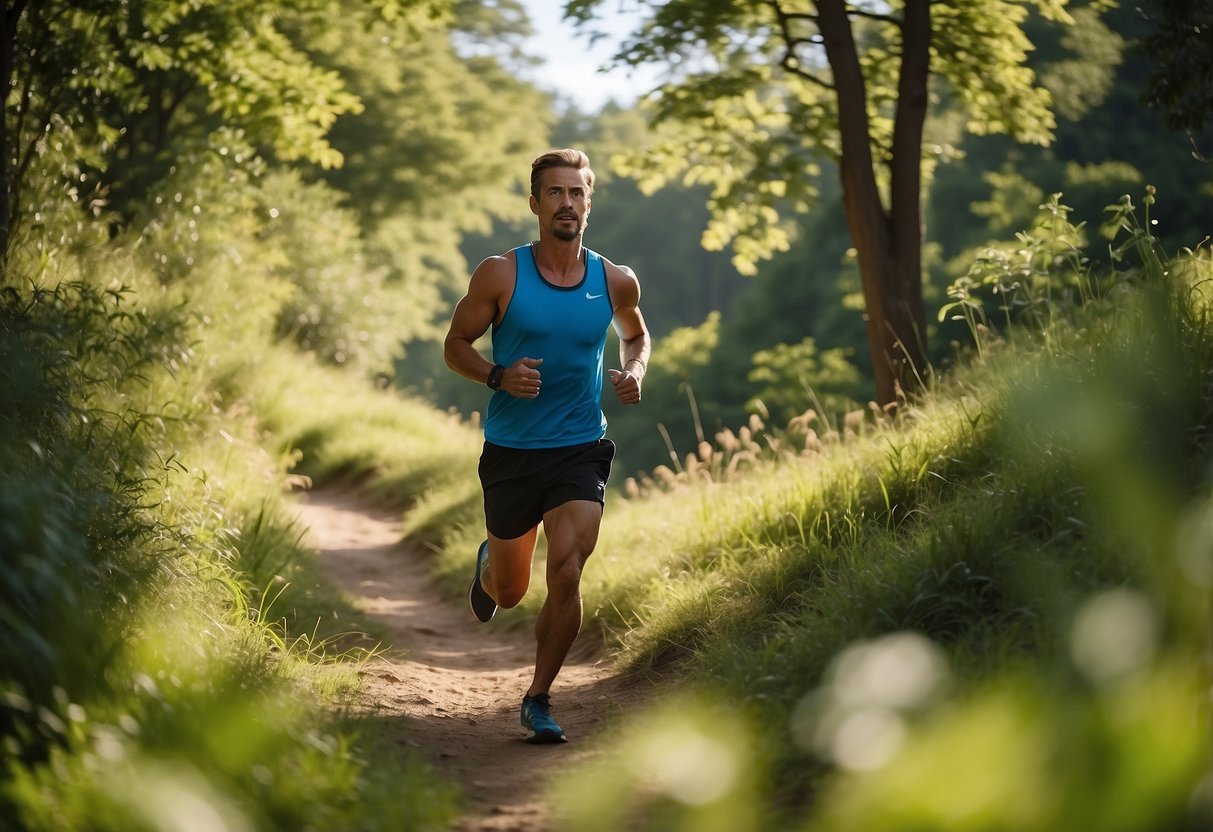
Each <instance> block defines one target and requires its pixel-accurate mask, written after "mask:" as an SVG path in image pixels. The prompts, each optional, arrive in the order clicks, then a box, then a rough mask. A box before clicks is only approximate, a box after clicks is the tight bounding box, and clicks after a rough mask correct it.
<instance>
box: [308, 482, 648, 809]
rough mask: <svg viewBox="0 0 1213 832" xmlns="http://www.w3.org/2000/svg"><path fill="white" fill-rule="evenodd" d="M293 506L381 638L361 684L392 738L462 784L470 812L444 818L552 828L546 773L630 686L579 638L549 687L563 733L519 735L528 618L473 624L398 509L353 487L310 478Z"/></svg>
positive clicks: (579, 754)
mask: <svg viewBox="0 0 1213 832" xmlns="http://www.w3.org/2000/svg"><path fill="white" fill-rule="evenodd" d="M298 513H299V517H300V520H301V522H302V523H303V525H305V526H306V527H307V528H308V539H309V541H310V542H311V544H312V545H313V546H314V547H315V548H317V549H318V550H319V551H320V555H321V558H320V562H321V565H322V566H323V568H324V569H325V571H326V573H327V574H328V575H329V576H330V577H331V578H332V579H333V580H334V581H335V582H336V583H337V584H338V585H339V586H341V587H343V588H344V589H345V591H346V592H347V593H348V594H349V595H350V596H351V597H352V598H354V599H355V601H356V602H357V604H358V606H359V607H360V608H361V609H363V610H365V611H366V613H367V615H368V616H370V617H371V618H373V619H375V620H376V621H378V622H380V623H381V624H382V625H383V626H384V628H385V629H386V631H387V633H388V635H389V638H390V639H391V644H390V645H389V647H390V648H391V650H390V652H389V653H388V655H387V657H385V658H383V659H378V660H376V661H375V663H374V664H372V665H371V666H370V667H368V669H367V671H366V673H365V679H364V683H365V684H364V687H365V689H366V691H367V693H368V694H369V696H370V697H371V699H372V700H373V703H374V705H375V707H376V708H377V712H378V713H379V714H380V715H382V716H385V717H387V720H386V722H387V724H388V725H389V726H390V728H389V729H388V730H390V731H391V732H392V738H393V739H394V740H395V741H396V742H398V743H401V744H403V745H408V746H410V747H412V748H413V749H414V750H415V751H416V752H417V753H420V754H421V755H422V756H423V757H424V758H426V759H427V760H429V761H430V762H431V763H432V764H433V765H434V766H435V767H437V768H438V769H439V770H440V771H442V772H443V773H444V774H445V775H446V776H448V777H450V778H452V779H453V780H455V781H456V782H458V783H459V784H460V785H461V786H462V788H463V790H464V792H465V794H466V796H467V798H468V800H469V803H470V806H469V812H468V814H466V815H465V816H464V817H462V818H460V819H459V821H458V822H457V823H456V824H455V826H454V827H453V828H454V829H458V830H463V832H472V830H520V832H521V831H523V830H525V832H532V830H553V829H557V828H559V822H558V820H556V819H555V818H554V817H553V813H552V812H551V811H549V809H548V808H547V807H546V806H545V805H544V804H543V794H542V790H543V788H544V786H545V784H546V783H547V782H548V781H549V779H550V778H551V777H552V776H553V775H554V774H556V773H558V772H560V771H563V770H566V769H567V768H569V767H570V766H571V765H573V764H575V763H577V762H579V761H581V760H584V759H585V758H586V756H587V755H588V754H591V753H593V745H594V743H593V741H592V738H593V736H594V735H595V733H597V731H598V729H600V728H601V727H602V725H603V723H604V722H605V720H606V718H607V716H608V714H611V713H615V712H618V710H619V709H620V708H621V707H624V706H626V703H627V702H630V701H634V700H635V698H636V691H635V690H629V688H628V686H626V685H624V684H623V683H622V682H621V681H620V680H619V679H618V678H617V677H615V676H614V675H613V674H612V673H611V671H610V668H609V665H608V663H607V662H606V661H605V660H603V659H601V658H596V657H594V656H586V655H579V654H584V653H585V652H586V651H585V649H584V647H583V648H582V649H581V650H580V651H579V649H578V647H579V646H580V645H581V642H580V641H579V642H578V644H576V645H574V648H573V655H572V656H570V659H569V661H568V662H566V664H565V666H564V669H563V670H562V671H561V673H560V677H559V678H558V679H557V680H556V685H555V686H554V688H553V690H552V701H553V705H554V708H555V710H554V715H555V716H556V718H557V721H559V722H560V724H561V726H562V727H563V728H564V730H565V733H566V734H567V735H568V736H569V740H570V741H569V742H568V743H566V744H562V745H558V746H533V745H528V744H526V743H525V742H523V740H522V737H523V733H522V728H521V726H520V725H519V724H518V705H519V703H520V702H521V700H522V694H523V693H525V691H526V688H527V685H528V684H530V680H531V671H532V669H533V664H534V639H533V636H532V635H531V631H530V629H529V628H526V629H523V628H518V627H513V628H508V629H507V627H508V624H509V618H510V616H509V614H508V613H501V614H499V615H498V616H497V618H496V619H494V620H493V621H491V622H489V623H488V624H480V623H479V622H477V621H476V620H475V619H474V618H473V617H472V615H471V612H470V611H469V610H468V609H467V607H466V604H454V603H451V602H449V601H446V600H444V599H442V598H440V597H439V595H438V593H437V592H436V591H435V590H434V589H433V588H432V587H431V585H430V581H429V578H428V575H427V565H426V560H427V557H428V554H427V552H426V551H425V550H424V549H423V548H422V547H421V546H420V545H418V544H415V543H411V542H409V541H402V540H401V532H400V512H399V511H396V510H388V509H383V508H377V507H374V506H373V505H370V504H368V502H367V501H366V500H365V499H363V498H361V497H360V496H359V495H358V494H357V493H355V492H350V491H333V490H320V491H315V492H309V493H306V494H304V495H302V496H301V498H300V499H299V507H298ZM536 590H541V587H533V588H532V591H536Z"/></svg>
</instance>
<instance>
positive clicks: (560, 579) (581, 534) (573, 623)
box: [527, 500, 602, 696]
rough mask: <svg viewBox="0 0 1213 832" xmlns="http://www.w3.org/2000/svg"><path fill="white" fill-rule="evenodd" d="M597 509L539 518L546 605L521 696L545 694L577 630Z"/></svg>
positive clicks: (586, 503)
mask: <svg viewBox="0 0 1213 832" xmlns="http://www.w3.org/2000/svg"><path fill="white" fill-rule="evenodd" d="M601 523H602V504H601V503H598V502H595V501H593V500H572V501H570V502H567V503H564V504H563V505H560V506H557V507H556V508H554V509H552V510H551V511H549V512H547V514H545V515H544V516H543V530H544V533H545V534H546V536H547V539H548V557H547V585H548V587H547V588H548V594H547V599H546V600H545V601H544V602H543V608H542V609H541V610H540V611H539V619H538V621H536V623H535V638H536V640H537V642H538V645H537V647H536V651H535V677H534V679H533V680H532V681H531V687H530V688H529V689H528V690H527V696H534V695H536V694H539V693H547V692H548V689H549V688H551V686H552V682H553V681H554V680H555V679H556V674H558V673H559V672H560V668H561V666H562V665H563V664H564V659H565V657H566V656H567V655H568V653H569V649H570V648H571V647H572V646H573V641H574V640H575V639H576V638H577V633H578V632H580V630H581V570H582V568H583V567H584V566H585V562H586V560H587V559H588V558H589V556H590V554H591V553H592V552H593V551H594V546H595V545H596V544H597V543H598V529H599V526H600V525H601Z"/></svg>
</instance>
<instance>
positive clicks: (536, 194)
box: [444, 149, 650, 743]
mask: <svg viewBox="0 0 1213 832" xmlns="http://www.w3.org/2000/svg"><path fill="white" fill-rule="evenodd" d="M593 192H594V172H593V171H592V170H591V169H590V160H589V158H588V157H587V156H586V155H585V153H583V152H581V151H580V150H572V149H564V150H552V151H549V152H547V153H544V154H542V155H541V156H539V157H538V158H537V159H535V161H534V162H532V163H531V197H530V204H531V212H532V213H533V214H535V216H536V217H537V218H538V221H539V240H538V241H535V242H531V243H527V244H525V245H521V246H518V247H517V248H514V249H512V250H510V251H507V252H505V253H504V254H502V255H499V256H496V257H489V258H488V259H486V260H485V261H483V262H482V263H481V264H480V265H479V266H477V267H476V270H475V271H474V272H473V273H472V278H471V281H470V283H469V284H468V291H467V294H466V295H465V296H464V297H463V298H462V299H461V300H460V301H459V303H458V304H457V305H456V307H455V312H454V315H453V316H452V319H451V325H450V330H449V332H448V333H447V336H446V342H445V346H444V354H445V358H446V363H447V365H448V366H449V367H450V368H451V369H452V370H454V371H455V372H457V373H459V374H460V375H462V376H465V377H466V378H469V379H471V380H472V381H475V382H478V383H481V384H487V385H488V386H489V388H490V389H492V390H493V391H494V392H493V393H492V395H491V398H490V399H489V404H488V409H487V411H486V415H485V420H484V436H485V442H484V451H483V453H482V455H481V457H480V465H479V473H480V482H481V486H482V488H483V490H484V514H485V526H486V528H487V531H488V538H487V540H485V541H484V542H483V543H482V544H481V545H480V550H479V552H478V553H477V555H476V571H475V577H474V578H473V579H472V583H471V586H470V587H469V590H468V600H469V603H470V604H471V607H472V612H473V613H475V615H476V617H477V618H478V619H480V620H481V621H488V620H490V619H491V618H492V617H493V616H494V615H495V614H496V612H497V608H498V607H499V606H500V607H505V608H507V609H508V608H510V607H513V606H515V605H517V604H518V602H520V601H521V600H522V598H523V596H524V595H526V591H527V587H528V585H529V583H530V578H531V560H532V558H533V556H534V553H535V543H536V540H537V539H538V532H539V524H540V522H542V523H543V531H544V534H545V536H546V537H547V544H548V545H547V591H548V594H547V598H546V599H545V600H544V603H543V608H542V609H541V610H540V612H539V620H538V621H537V622H536V624H535V636H536V639H537V640H538V647H537V649H536V651H535V675H534V678H533V679H532V681H531V685H530V687H529V688H528V689H527V691H526V695H525V696H524V697H523V700H522V709H521V720H522V725H523V727H525V728H526V732H527V733H526V740H527V742H531V743H555V742H565V741H566V738H565V735H564V731H563V730H562V729H561V728H560V726H559V725H557V724H556V722H555V720H553V719H552V716H551V704H550V702H549V699H548V693H549V691H550V689H551V687H552V683H553V682H554V681H555V679H556V675H557V674H558V673H559V672H560V668H561V666H562V665H563V664H564V660H565V657H566V656H567V655H568V652H569V648H570V647H572V645H573V640H574V639H576V637H577V633H578V632H579V631H580V629H581V570H582V569H583V568H584V566H585V563H586V560H587V559H588V558H589V556H590V553H591V552H593V551H594V545H595V544H596V543H597V542H598V529H599V525H600V524H601V521H602V512H603V505H604V501H605V499H606V482H607V478H608V476H609V475H610V471H611V461H612V459H613V458H614V455H615V445H614V443H612V442H611V441H610V440H609V439H605V438H604V436H605V433H606V418H605V417H604V416H603V413H602V383H603V351H604V348H605V345H606V336H607V329H608V328H609V327H610V326H611V325H612V324H613V325H614V327H615V330H616V331H617V332H618V334H619V359H620V362H621V366H622V369H621V370H616V369H608V370H607V371H606V372H607V373H608V374H609V377H610V382H611V386H612V387H613V388H614V391H615V395H616V396H617V397H618V398H619V400H620V401H621V402H623V403H624V404H636V403H638V402H639V401H640V386H641V383H642V382H643V380H644V373H645V368H646V366H647V364H648V360H649V349H650V344H649V332H648V328H647V327H646V326H645V322H644V317H643V316H642V315H641V313H640V307H639V302H640V283H639V282H638V281H637V279H636V275H635V273H633V272H632V270H631V269H629V268H628V267H627V266H618V265H616V264H614V263H612V262H610V261H609V260H607V259H606V258H604V257H602V256H600V255H599V254H597V253H596V252H593V251H590V250H589V249H587V248H585V247H583V246H582V236H583V235H584V233H585V229H586V223H587V220H588V219H589V216H590V197H591V195H592V194H593ZM490 326H491V327H492V329H493V335H492V340H493V360H492V361H487V360H485V358H484V357H482V356H481V355H480V353H479V352H478V351H477V350H476V349H475V347H474V346H473V344H474V342H475V341H476V340H477V339H478V338H479V337H480V336H481V335H483V334H484V333H485V332H486V331H487V330H488V329H489V327H490Z"/></svg>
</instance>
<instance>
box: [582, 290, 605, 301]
mask: <svg viewBox="0 0 1213 832" xmlns="http://www.w3.org/2000/svg"><path fill="white" fill-rule="evenodd" d="M600 297H602V295H591V294H590V293H589V292H586V293H585V299H586V300H598V298H600Z"/></svg>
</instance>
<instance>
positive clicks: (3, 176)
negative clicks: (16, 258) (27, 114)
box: [0, 0, 26, 283]
mask: <svg viewBox="0 0 1213 832" xmlns="http://www.w3.org/2000/svg"><path fill="white" fill-rule="evenodd" d="M25 5H26V4H25V0H14V2H11V3H6V4H5V7H4V31H3V33H0V37H2V38H3V44H0V46H3V50H0V102H3V103H4V117H3V118H2V119H0V283H4V282H5V281H6V280H7V278H8V238H9V226H10V222H9V213H10V211H11V199H12V194H11V193H10V191H9V176H10V175H11V171H10V170H9V159H10V158H11V155H12V154H11V152H10V148H9V144H10V139H9V135H8V96H9V93H10V92H12V89H13V50H14V48H15V46H16V43H17V25H18V23H19V22H20V20H21V15H22V14H24V12H25Z"/></svg>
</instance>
